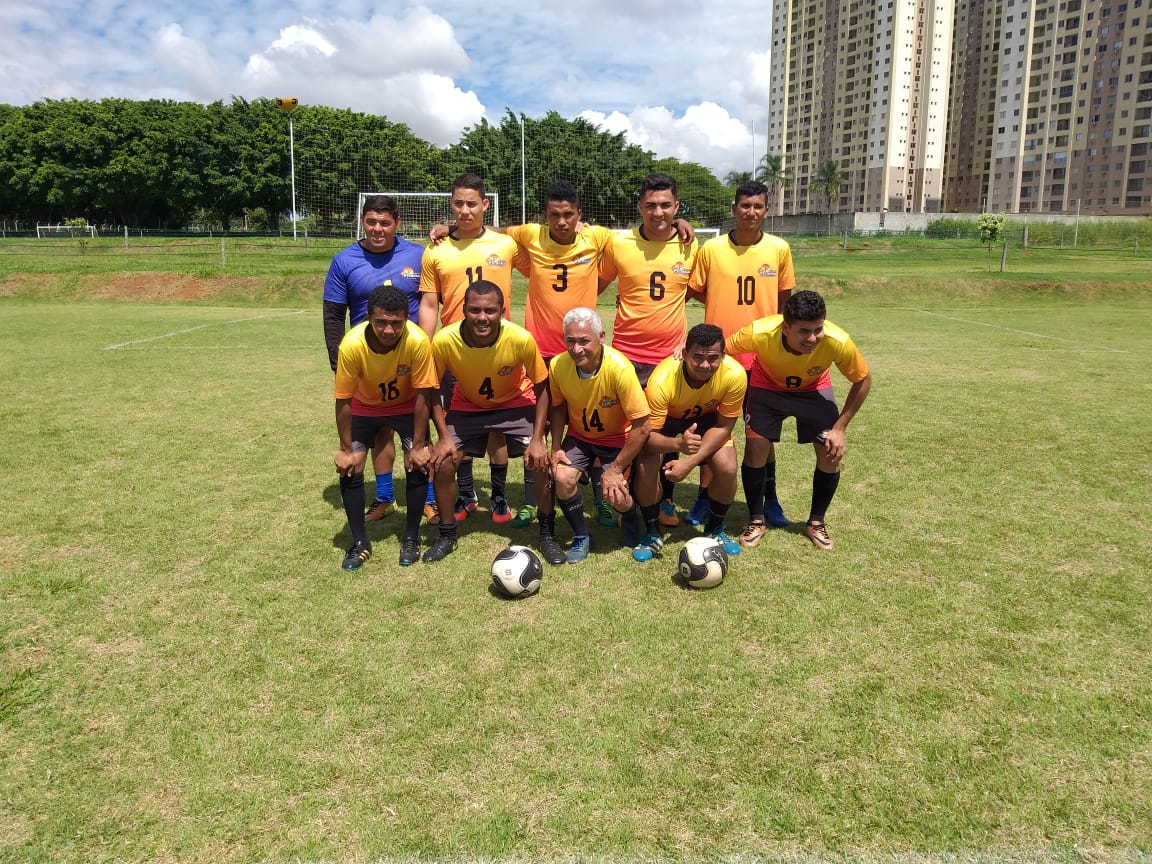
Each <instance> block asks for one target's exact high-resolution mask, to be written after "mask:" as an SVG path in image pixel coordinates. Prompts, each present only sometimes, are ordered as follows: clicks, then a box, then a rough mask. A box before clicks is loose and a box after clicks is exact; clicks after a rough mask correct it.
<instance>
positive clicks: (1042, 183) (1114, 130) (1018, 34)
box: [944, 0, 1152, 214]
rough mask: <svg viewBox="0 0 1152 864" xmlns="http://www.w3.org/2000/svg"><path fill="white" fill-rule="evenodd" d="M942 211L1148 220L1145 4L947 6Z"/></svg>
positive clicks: (1151, 72)
mask: <svg viewBox="0 0 1152 864" xmlns="http://www.w3.org/2000/svg"><path fill="white" fill-rule="evenodd" d="M955 28H956V33H957V39H956V50H954V52H953V58H952V81H953V92H954V95H955V94H959V93H963V94H964V95H963V98H962V99H961V98H954V101H953V104H952V109H951V111H950V117H949V131H948V145H947V152H948V158H947V166H946V178H945V187H944V188H945V191H944V199H945V209H947V210H957V211H969V212H970V211H976V210H982V209H988V210H1001V211H1008V212H1038V211H1039V212H1064V213H1070V212H1082V213H1098V214H1106V213H1132V214H1147V213H1152V171H1149V170H1148V164H1149V163H1148V148H1149V145H1150V144H1152V134H1150V133H1152V9H1150V8H1149V6H1148V4H1147V2H1146V0H1032V2H1028V0H992V2H980V0H956V24H955Z"/></svg>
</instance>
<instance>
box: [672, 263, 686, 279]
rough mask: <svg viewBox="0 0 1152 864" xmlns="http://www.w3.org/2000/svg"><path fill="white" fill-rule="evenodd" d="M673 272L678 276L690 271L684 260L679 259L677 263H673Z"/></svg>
mask: <svg viewBox="0 0 1152 864" xmlns="http://www.w3.org/2000/svg"><path fill="white" fill-rule="evenodd" d="M672 272H673V273H675V274H676V275H677V276H687V275H688V273H689V270H688V267H687V266H686V265H685V264H684V262H683V261H677V262H676V263H675V264H673V265H672Z"/></svg>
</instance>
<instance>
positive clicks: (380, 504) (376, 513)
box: [364, 501, 396, 522]
mask: <svg viewBox="0 0 1152 864" xmlns="http://www.w3.org/2000/svg"><path fill="white" fill-rule="evenodd" d="M395 509H396V504H395V503H393V502H392V501H373V502H372V506H371V507H369V508H368V511H367V512H366V513H365V514H364V521H365V522H375V521H376V520H377V519H383V518H384V517H385V516H391V515H392V513H393V511H395Z"/></svg>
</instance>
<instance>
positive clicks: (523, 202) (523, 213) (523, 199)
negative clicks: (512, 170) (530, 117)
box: [520, 114, 528, 225]
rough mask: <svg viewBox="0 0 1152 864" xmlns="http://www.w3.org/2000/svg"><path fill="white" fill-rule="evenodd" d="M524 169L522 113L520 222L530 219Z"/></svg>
mask: <svg viewBox="0 0 1152 864" xmlns="http://www.w3.org/2000/svg"><path fill="white" fill-rule="evenodd" d="M525 173H526V172H525V170H524V115H523V114H521V115H520V224H521V225H523V224H524V223H525V222H527V221H528V216H527V213H528V199H527V191H528V190H527V184H526V182H525V179H524V177H525Z"/></svg>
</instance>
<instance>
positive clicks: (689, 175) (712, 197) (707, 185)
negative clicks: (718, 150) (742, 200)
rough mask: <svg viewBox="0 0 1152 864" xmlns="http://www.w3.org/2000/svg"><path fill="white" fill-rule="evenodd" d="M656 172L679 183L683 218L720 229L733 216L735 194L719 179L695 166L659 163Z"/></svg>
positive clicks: (657, 162) (674, 162) (659, 160)
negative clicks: (717, 226) (733, 195)
mask: <svg viewBox="0 0 1152 864" xmlns="http://www.w3.org/2000/svg"><path fill="white" fill-rule="evenodd" d="M652 170H653V171H660V172H663V173H664V174H668V175H670V176H672V177H674V178H675V179H676V185H677V187H678V191H677V197H678V198H679V199H680V215H681V216H682V217H684V218H685V219H687V220H689V221H690V222H692V223H694V224H696V225H719V224H720V223H721V222H723V221H724V220H725V219H727V218H729V217H730V216H731V215H732V192H731V190H729V189H728V188H727V187H726V186H725V185H724V184H723V183H721V182H720V181H719V180H717V179H716V175H715V174H713V173H712V172H711V171H709V170H708V169H707V168H705V167H704V166H703V165H697V164H696V163H695V162H681V161H680V160H679V159H657V160H656V161H655V162H653V163H652Z"/></svg>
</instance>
